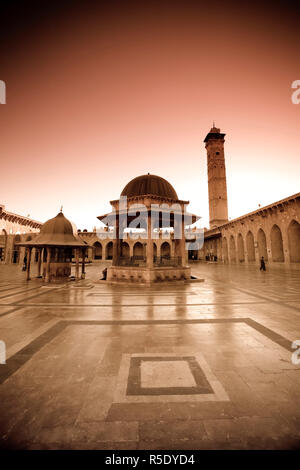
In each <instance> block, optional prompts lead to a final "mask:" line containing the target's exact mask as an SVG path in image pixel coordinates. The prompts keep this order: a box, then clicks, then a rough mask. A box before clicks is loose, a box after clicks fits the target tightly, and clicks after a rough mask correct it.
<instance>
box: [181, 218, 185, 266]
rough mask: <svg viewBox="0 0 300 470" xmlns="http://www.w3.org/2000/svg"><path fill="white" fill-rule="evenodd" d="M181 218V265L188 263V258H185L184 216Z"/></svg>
mask: <svg viewBox="0 0 300 470" xmlns="http://www.w3.org/2000/svg"><path fill="white" fill-rule="evenodd" d="M183 217H184V216H183V214H182V218H181V239H180V256H181V266H185V265H186V260H185V256H186V253H185V234H184V218H183Z"/></svg>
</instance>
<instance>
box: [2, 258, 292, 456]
mask: <svg viewBox="0 0 300 470" xmlns="http://www.w3.org/2000/svg"><path fill="white" fill-rule="evenodd" d="M104 266H105V263H104V262H103V263H102V262H98V263H94V264H93V265H91V266H88V267H87V276H86V279H85V280H82V281H79V282H69V283H64V284H59V285H48V286H45V285H43V284H42V282H41V280H39V279H35V278H34V277H33V279H32V280H31V281H30V282H26V281H25V279H24V273H23V272H22V271H21V270H20V268H19V267H18V266H4V265H0V340H1V341H4V342H5V347H6V363H5V364H0V448H2V449H298V448H300V406H299V405H300V364H299V365H298V364H294V363H293V362H292V354H293V353H294V352H295V350H294V349H292V342H293V341H295V340H300V270H289V269H288V268H286V267H282V268H281V267H276V268H273V269H268V270H267V272H260V271H259V269H257V267H255V266H223V265H218V264H213V263H212V264H205V263H203V264H201V263H193V264H192V274H194V275H195V276H198V277H201V278H204V279H205V282H202V283H191V284H177V285H175V284H172V283H169V284H165V285H158V286H155V287H142V288H141V287H138V286H128V287H126V286H125V285H121V286H116V285H115V286H110V285H108V284H105V283H103V282H102V283H101V282H99V278H100V277H101V271H102V269H103V267H104ZM33 274H34V271H33ZM299 358H300V354H299Z"/></svg>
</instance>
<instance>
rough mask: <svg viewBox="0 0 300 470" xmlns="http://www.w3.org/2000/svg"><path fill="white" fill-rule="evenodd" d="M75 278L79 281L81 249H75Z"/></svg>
mask: <svg viewBox="0 0 300 470" xmlns="http://www.w3.org/2000/svg"><path fill="white" fill-rule="evenodd" d="M75 262H76V265H75V277H76V279H79V249H78V248H75Z"/></svg>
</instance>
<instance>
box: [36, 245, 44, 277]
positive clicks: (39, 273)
mask: <svg viewBox="0 0 300 470" xmlns="http://www.w3.org/2000/svg"><path fill="white" fill-rule="evenodd" d="M37 250H38V254H39V257H38V274H37V277H40V276H41V266H42V255H43V248H37Z"/></svg>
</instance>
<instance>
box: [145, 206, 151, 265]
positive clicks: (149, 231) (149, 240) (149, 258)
mask: <svg viewBox="0 0 300 470" xmlns="http://www.w3.org/2000/svg"><path fill="white" fill-rule="evenodd" d="M147 230H148V239H147V247H146V256H147V268H153V239H152V225H151V211H149V212H148V223H147Z"/></svg>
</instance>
